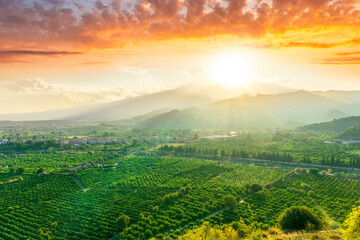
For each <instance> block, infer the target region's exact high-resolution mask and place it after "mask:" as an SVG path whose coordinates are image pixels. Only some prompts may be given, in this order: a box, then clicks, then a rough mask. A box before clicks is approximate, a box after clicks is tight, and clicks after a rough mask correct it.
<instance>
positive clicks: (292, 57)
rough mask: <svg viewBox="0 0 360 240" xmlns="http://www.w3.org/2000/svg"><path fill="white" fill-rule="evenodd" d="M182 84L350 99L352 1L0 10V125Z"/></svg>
mask: <svg viewBox="0 0 360 240" xmlns="http://www.w3.org/2000/svg"><path fill="white" fill-rule="evenodd" d="M185 84H190V85H191V84H194V86H195V85H196V86H199V85H201V84H205V85H206V84H219V85H221V86H222V87H224V88H231V89H238V95H240V94H242V93H244V92H263V93H277V92H284V91H292V90H299V89H305V90H323V91H324V90H330V89H335V90H359V89H360V0H272V1H271V0H263V1H261V0H258V1H257V0H254V1H246V0H112V1H110V0H107V1H105V0H103V1H100V0H98V1H82V0H78V1H68V0H38V1H33V0H0V106H1V108H0V113H15V112H31V111H42V110H48V109H56V108H66V107H72V106H76V105H83V104H94V103H102V102H109V101H113V100H118V99H124V98H126V97H131V96H138V95H141V94H147V93H153V92H157V91H161V90H165V89H171V88H176V87H178V86H181V85H185ZM225 97H226V96H224V98H225Z"/></svg>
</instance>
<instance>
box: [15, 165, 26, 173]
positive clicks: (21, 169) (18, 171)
mask: <svg viewBox="0 0 360 240" xmlns="http://www.w3.org/2000/svg"><path fill="white" fill-rule="evenodd" d="M16 172H17V173H20V174H22V173H24V172H25V168H24V167H20V168H18V169H17V170H16Z"/></svg>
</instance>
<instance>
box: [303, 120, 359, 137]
mask: <svg viewBox="0 0 360 240" xmlns="http://www.w3.org/2000/svg"><path fill="white" fill-rule="evenodd" d="M359 124H360V116H354V117H347V118H340V119H336V120H333V121H330V122H323V123H315V124H310V125H307V126H304V127H302V128H300V130H301V131H304V132H333V133H341V132H343V131H345V130H347V129H349V128H351V127H354V126H356V125H359Z"/></svg>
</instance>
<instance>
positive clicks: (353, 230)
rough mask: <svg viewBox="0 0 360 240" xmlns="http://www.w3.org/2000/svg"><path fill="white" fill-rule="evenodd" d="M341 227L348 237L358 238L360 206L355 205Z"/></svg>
mask: <svg viewBox="0 0 360 240" xmlns="http://www.w3.org/2000/svg"><path fill="white" fill-rule="evenodd" d="M343 227H344V233H345V236H346V237H347V238H348V239H359V238H360V207H356V208H354V209H353V210H352V211H351V212H350V214H349V215H348V216H347V218H346V220H345V222H344V226H343Z"/></svg>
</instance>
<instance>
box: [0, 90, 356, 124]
mask: <svg viewBox="0 0 360 240" xmlns="http://www.w3.org/2000/svg"><path fill="white" fill-rule="evenodd" d="M212 91H213V89H211V90H210V89H206V88H204V89H195V88H194V89H192V88H189V87H179V88H176V89H172V90H166V91H162V92H158V93H154V94H148V95H143V96H139V97H134V98H128V99H125V100H119V101H114V102H110V103H104V104H97V105H90V106H80V107H75V108H70V109H62V110H52V111H45V112H37V113H24V114H3V115H0V120H85V121H87V120H119V119H128V121H134V122H136V123H137V124H139V125H141V126H145V127H155V128H190V129H195V128H196V129H199V128H202V129H244V128H273V127H291V128H294V127H297V126H303V125H306V124H311V123H317V122H324V121H330V120H333V119H338V118H344V117H348V116H355V115H360V91H327V92H320V91H296V92H288V93H280V94H256V95H250V94H244V95H242V96H240V97H236V98H229V99H223V100H218V98H215V97H214V96H213V94H212Z"/></svg>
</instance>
